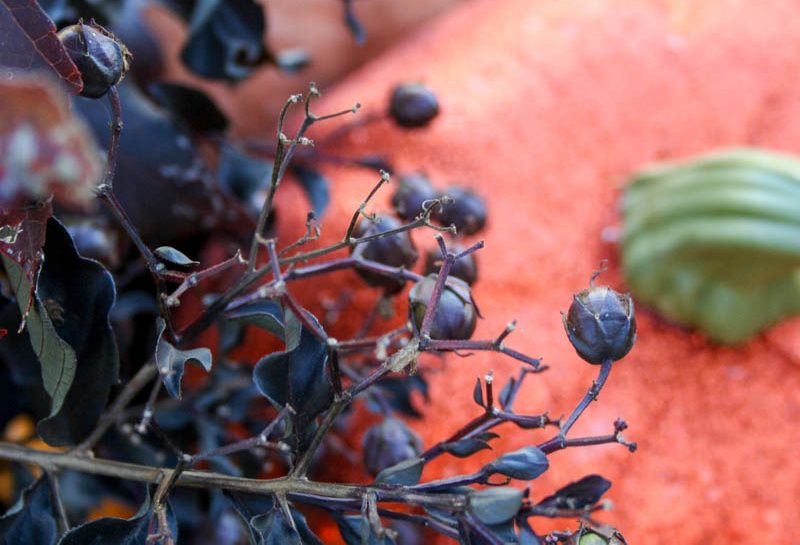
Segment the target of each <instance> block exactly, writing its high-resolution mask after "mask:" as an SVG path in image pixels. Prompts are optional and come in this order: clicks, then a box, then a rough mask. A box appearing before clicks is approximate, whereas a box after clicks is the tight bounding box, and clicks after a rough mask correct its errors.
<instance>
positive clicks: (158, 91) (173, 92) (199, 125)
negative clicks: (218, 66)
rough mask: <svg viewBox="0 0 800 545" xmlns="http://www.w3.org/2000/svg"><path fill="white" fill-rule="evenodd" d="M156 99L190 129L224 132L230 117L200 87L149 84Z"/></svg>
mask: <svg viewBox="0 0 800 545" xmlns="http://www.w3.org/2000/svg"><path fill="white" fill-rule="evenodd" d="M148 90H149V91H150V94H151V95H152V96H153V98H155V100H156V102H158V104H159V105H160V106H161V107H162V108H164V109H165V110H167V111H168V112H169V114H170V117H172V119H173V121H175V122H176V123H178V124H181V125H183V126H184V127H185V128H186V130H187V131H188V132H194V133H222V132H225V129H227V128H228V124H229V121H228V118H227V116H226V115H225V114H224V113H222V111H221V110H220V109H219V108H218V107H217V105H216V104H215V103H214V101H213V100H211V98H210V97H209V96H208V95H207V94H205V93H204V92H203V91H201V90H200V89H196V88H194V87H189V86H187V85H181V84H179V83H164V82H159V83H154V84H152V85H150V87H149V88H148Z"/></svg>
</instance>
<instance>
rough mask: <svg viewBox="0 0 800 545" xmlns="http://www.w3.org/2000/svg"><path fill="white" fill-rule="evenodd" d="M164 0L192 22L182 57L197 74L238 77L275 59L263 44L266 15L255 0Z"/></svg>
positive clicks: (237, 78) (211, 77) (218, 77)
mask: <svg viewBox="0 0 800 545" xmlns="http://www.w3.org/2000/svg"><path fill="white" fill-rule="evenodd" d="M165 3H166V4H167V6H169V7H170V8H172V9H174V10H175V11H176V13H178V14H179V15H181V16H182V17H183V18H184V19H186V20H187V21H188V22H189V38H188V40H187V42H186V44H185V45H184V47H183V50H182V51H181V59H182V60H183V62H184V64H186V66H187V67H188V68H189V69H190V70H191V71H192V72H194V73H195V74H197V75H200V76H203V77H206V78H210V79H222V80H229V81H238V80H241V79H243V78H245V77H247V76H249V75H250V73H251V72H252V71H253V69H254V68H256V67H258V66H259V65H261V64H263V63H264V62H268V61H272V60H273V59H272V55H271V53H270V52H269V51H267V50H266V49H265V48H264V32H265V30H266V16H265V14H264V10H263V7H262V6H261V5H260V4H258V3H256V2H254V1H253V0H224V1H222V0H198V1H194V2H192V1H189V2H187V1H182V0H168V1H166V2H165Z"/></svg>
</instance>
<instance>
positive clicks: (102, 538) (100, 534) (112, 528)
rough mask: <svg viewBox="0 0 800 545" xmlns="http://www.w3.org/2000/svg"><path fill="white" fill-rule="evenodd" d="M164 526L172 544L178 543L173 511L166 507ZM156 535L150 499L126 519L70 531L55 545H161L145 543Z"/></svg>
mask: <svg viewBox="0 0 800 545" xmlns="http://www.w3.org/2000/svg"><path fill="white" fill-rule="evenodd" d="M167 524H168V525H169V531H170V533H171V534H172V537H173V539H174V542H175V543H178V541H177V540H178V524H177V522H176V521H175V515H174V514H173V512H172V508H171V507H170V505H169V504H167ZM157 533H158V521H157V518H156V516H155V514H154V513H153V506H152V505H151V501H150V496H149V495H148V497H147V498H146V499H145V501H144V503H143V504H142V506H141V508H140V509H139V512H138V513H137V514H136V515H134V516H133V517H131V518H129V519H119V518H111V517H107V518H101V519H97V520H94V521H92V522H87V523H86V524H82V525H81V526H78V527H77V528H73V529H72V530H70V531H69V532H67V533H66V534H64V537H63V538H62V539H61V541H59V542H58V545H140V544H141V545H144V544H145V543H153V544H154V545H155V544H157V543H161V542H159V541H155V542H153V541H152V540H148V536H150V535H155V534H157Z"/></svg>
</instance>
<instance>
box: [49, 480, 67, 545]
mask: <svg viewBox="0 0 800 545" xmlns="http://www.w3.org/2000/svg"><path fill="white" fill-rule="evenodd" d="M45 472H46V474H47V484H48V485H49V486H50V499H51V502H52V506H53V515H54V517H55V519H56V524H57V525H58V534H59V535H64V534H65V533H67V532H69V518H67V510H66V509H65V508H64V502H63V501H62V499H61V486H60V485H59V482H58V472H57V471H53V470H45Z"/></svg>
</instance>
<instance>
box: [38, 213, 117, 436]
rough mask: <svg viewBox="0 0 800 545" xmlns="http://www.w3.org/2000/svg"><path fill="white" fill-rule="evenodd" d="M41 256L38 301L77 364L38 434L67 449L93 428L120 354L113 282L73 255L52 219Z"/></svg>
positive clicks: (66, 237) (61, 229) (95, 266)
mask: <svg viewBox="0 0 800 545" xmlns="http://www.w3.org/2000/svg"><path fill="white" fill-rule="evenodd" d="M44 255H45V261H44V264H43V265H42V271H41V273H40V275H39V282H38V284H37V288H36V296H37V300H38V301H39V302H40V303H41V306H42V307H43V308H44V310H45V311H46V314H47V316H48V317H49V319H50V321H51V323H52V326H53V328H54V329H55V333H56V334H57V335H58V338H59V339H61V340H63V341H64V342H66V343H67V344H68V345H69V347H70V348H71V349H72V350H73V351H74V355H75V357H76V358H77V362H78V364H77V368H76V369H75V375H74V379H73V380H72V381H71V384H70V385H69V386H68V392H67V393H66V397H65V398H64V400H63V404H62V405H61V406H60V407H59V409H58V410H57V411H56V410H53V409H54V408H55V407H53V408H51V414H50V416H49V417H47V418H45V419H44V420H42V421H41V422H39V426H38V431H39V435H41V437H42V439H44V440H45V441H46V442H47V443H49V444H51V445H71V444H75V443H77V442H79V441H81V440H82V439H83V438H85V437H86V436H87V435H88V434H89V433H90V432H91V431H92V429H94V427H95V424H96V423H97V420H98V418H100V415H101V413H102V412H103V409H104V408H105V405H106V402H107V400H108V395H109V392H110V390H111V386H113V385H114V384H116V383H117V375H118V370H119V354H118V352H117V345H116V342H115V339H114V333H113V331H112V330H111V325H110V323H109V317H108V316H109V312H110V310H111V306H112V305H113V304H114V297H115V289H114V281H113V280H112V278H111V275H110V274H109V273H108V271H106V270H105V268H103V266H102V265H100V264H99V263H97V262H96V261H92V260H90V259H84V258H82V257H81V256H80V255H79V254H78V253H77V251H76V250H75V246H74V244H73V243H72V239H71V238H70V236H69V233H68V232H67V230H66V229H65V228H64V226H63V225H61V223H59V222H58V221H57V220H56V219H54V218H51V219H50V221H49V222H48V225H47V240H46V242H45V245H44ZM34 348H35V347H34ZM46 383H47V380H46V376H45V384H46ZM59 391H61V390H59ZM54 402H55V398H54Z"/></svg>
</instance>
